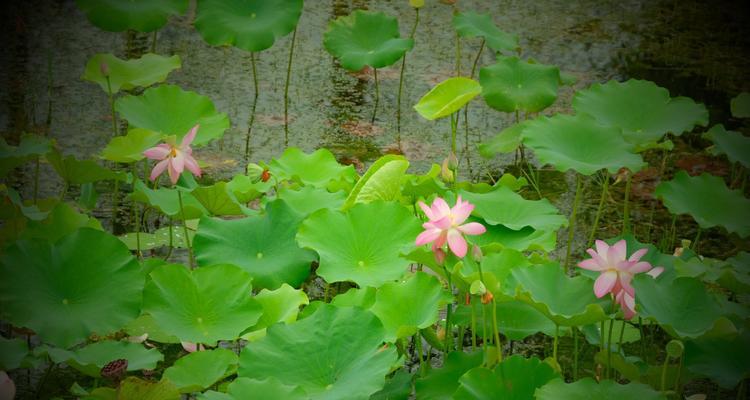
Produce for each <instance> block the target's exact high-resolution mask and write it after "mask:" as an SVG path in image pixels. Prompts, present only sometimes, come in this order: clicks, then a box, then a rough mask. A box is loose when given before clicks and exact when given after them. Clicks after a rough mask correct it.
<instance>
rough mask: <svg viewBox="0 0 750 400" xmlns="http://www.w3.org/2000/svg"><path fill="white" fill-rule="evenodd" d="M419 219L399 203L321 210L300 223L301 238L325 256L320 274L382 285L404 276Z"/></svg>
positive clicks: (329, 278)
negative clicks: (344, 209) (403, 254)
mask: <svg viewBox="0 0 750 400" xmlns="http://www.w3.org/2000/svg"><path fill="white" fill-rule="evenodd" d="M420 230H421V227H420V226H419V221H418V220H417V219H416V217H414V215H413V214H412V213H411V212H409V210H407V209H406V208H404V207H403V206H401V205H400V204H398V203H384V202H380V201H377V202H372V203H362V204H357V205H355V206H354V207H352V208H351V209H349V210H348V211H347V212H346V213H342V212H339V211H331V210H327V209H324V210H319V211H316V212H315V213H314V214H312V215H311V216H309V217H308V218H307V219H306V220H305V221H304V222H302V225H301V226H300V228H299V233H297V241H298V242H299V244H300V245H301V246H304V247H309V248H311V249H313V250H315V251H317V252H318V254H319V255H320V266H319V267H318V270H317V273H318V275H320V276H321V277H323V278H324V279H325V280H326V281H328V282H339V281H352V282H354V283H356V284H358V285H359V286H360V287H363V286H374V287H378V286H380V285H382V284H383V283H385V282H388V281H393V280H396V279H398V278H400V277H401V276H402V275H403V274H404V272H406V267H407V266H408V265H409V262H408V261H407V260H406V259H404V258H402V257H401V255H400V253H406V252H409V251H410V250H411V249H413V248H414V239H415V238H416V237H417V235H418V234H419V232H420Z"/></svg>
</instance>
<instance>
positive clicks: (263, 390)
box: [205, 378, 309, 400]
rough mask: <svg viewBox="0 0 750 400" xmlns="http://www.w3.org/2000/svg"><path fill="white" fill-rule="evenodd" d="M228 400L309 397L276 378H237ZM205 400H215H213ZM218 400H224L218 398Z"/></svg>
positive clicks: (296, 398) (294, 399)
mask: <svg viewBox="0 0 750 400" xmlns="http://www.w3.org/2000/svg"><path fill="white" fill-rule="evenodd" d="M227 391H228V394H227V395H226V396H227V399H226V400H266V399H284V400H307V399H309V397H308V396H307V394H306V393H305V391H304V390H302V388H301V387H299V386H297V385H286V384H284V383H281V382H280V381H279V380H278V379H276V378H266V379H250V378H237V379H235V380H234V381H232V383H230V384H229V386H228V387H227ZM205 400H214V399H213V398H211V399H208V398H206V399H205ZM216 400H224V398H217V399H216Z"/></svg>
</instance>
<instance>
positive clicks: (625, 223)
mask: <svg viewBox="0 0 750 400" xmlns="http://www.w3.org/2000/svg"><path fill="white" fill-rule="evenodd" d="M632 181H633V174H631V173H628V178H627V180H626V181H625V206H624V209H623V213H622V233H623V234H625V233H629V232H630V186H631V184H632Z"/></svg>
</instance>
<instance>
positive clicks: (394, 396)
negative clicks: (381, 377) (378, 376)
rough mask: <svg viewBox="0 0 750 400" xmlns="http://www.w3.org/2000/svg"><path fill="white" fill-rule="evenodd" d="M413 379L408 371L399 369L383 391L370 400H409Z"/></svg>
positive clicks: (376, 393)
mask: <svg viewBox="0 0 750 400" xmlns="http://www.w3.org/2000/svg"><path fill="white" fill-rule="evenodd" d="M412 377H413V376H412V374H410V373H409V372H408V371H407V370H406V369H399V370H398V371H397V372H396V373H395V374H393V376H392V377H391V378H390V379H388V380H387V381H386V382H385V387H383V389H381V390H380V391H379V392H375V393H374V394H373V395H372V396H370V400H408V399H409V396H410V395H411V391H412V389H411V381H412Z"/></svg>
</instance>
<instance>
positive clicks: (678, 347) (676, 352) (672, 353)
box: [667, 339, 685, 358]
mask: <svg viewBox="0 0 750 400" xmlns="http://www.w3.org/2000/svg"><path fill="white" fill-rule="evenodd" d="M684 351H685V345H684V344H682V342H681V341H679V340H676V339H672V340H670V341H669V343H667V356H669V357H672V358H680V357H682V353H683V352H684Z"/></svg>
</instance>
